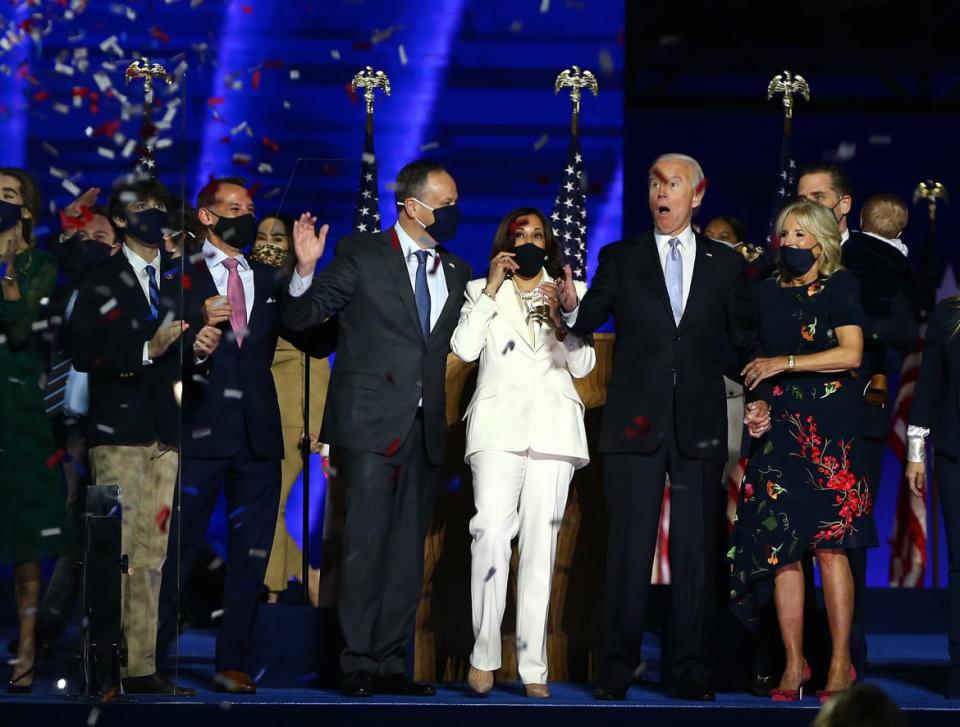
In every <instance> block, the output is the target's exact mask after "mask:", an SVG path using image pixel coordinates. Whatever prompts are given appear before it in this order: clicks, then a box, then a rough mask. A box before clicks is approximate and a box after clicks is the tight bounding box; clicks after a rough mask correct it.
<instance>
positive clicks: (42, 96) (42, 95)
mask: <svg viewBox="0 0 960 727" xmlns="http://www.w3.org/2000/svg"><path fill="white" fill-rule="evenodd" d="M48 98H50V94H49V93H47V92H46V91H37V92H36V93H35V94H33V100H34V101H46V100H47V99H48Z"/></svg>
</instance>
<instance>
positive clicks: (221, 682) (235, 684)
mask: <svg viewBox="0 0 960 727" xmlns="http://www.w3.org/2000/svg"><path fill="white" fill-rule="evenodd" d="M213 691H215V692H226V693H227V694H256V693H257V685H256V684H254V683H253V679H251V678H250V675H249V674H246V673H244V672H242V671H218V672H217V673H216V674H214V675H213Z"/></svg>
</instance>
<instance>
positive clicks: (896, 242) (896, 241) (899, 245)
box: [863, 231, 910, 257]
mask: <svg viewBox="0 0 960 727" xmlns="http://www.w3.org/2000/svg"><path fill="white" fill-rule="evenodd" d="M863 234H864V235H870V237H875V238H877V239H878V240H883V241H884V242H885V243H887V244H888V245H890V247H893V248H896V249H897V250H899V251H900V253H901V254H902V255H903V256H904V257H907V256H908V255H909V254H910V249H909V248H908V247H907V246H906V245H904V244H903V240H901V239H900V238H899V237H884V236H883V235H878V234H877V233H875V232H867V231H864V233H863Z"/></svg>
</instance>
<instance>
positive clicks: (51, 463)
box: [47, 449, 66, 469]
mask: <svg viewBox="0 0 960 727" xmlns="http://www.w3.org/2000/svg"><path fill="white" fill-rule="evenodd" d="M65 456H66V453H65V452H64V451H63V450H62V449H58V450H57V451H56V452H54V453H53V454H51V455H50V456H49V457H47V468H48V469H53V468H54V467H56V466H57V465H58V464H60V463H61V462H62V461H63V459H64V457H65Z"/></svg>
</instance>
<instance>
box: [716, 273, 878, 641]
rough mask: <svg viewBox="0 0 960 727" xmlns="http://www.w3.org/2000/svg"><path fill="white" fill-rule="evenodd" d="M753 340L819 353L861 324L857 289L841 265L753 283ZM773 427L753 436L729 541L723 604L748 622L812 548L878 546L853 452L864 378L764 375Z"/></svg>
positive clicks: (777, 350)
mask: <svg viewBox="0 0 960 727" xmlns="http://www.w3.org/2000/svg"><path fill="white" fill-rule="evenodd" d="M756 307H757V315H758V318H759V322H760V342H761V344H762V345H763V348H764V350H765V351H766V353H767V355H768V356H786V355H789V354H794V355H804V354H811V353H818V352H820V351H826V350H828V349H831V348H834V347H835V346H836V345H837V340H836V336H835V334H834V329H835V328H839V327H841V326H849V325H861V319H862V316H863V312H862V309H861V305H860V287H859V284H858V283H857V280H856V278H855V277H854V276H853V275H852V274H851V273H849V272H847V271H845V270H839V271H837V272H835V273H834V274H833V275H832V276H830V277H829V278H820V279H819V280H817V281H815V282H813V283H812V284H811V285H809V286H801V287H786V288H785V287H781V286H780V284H779V283H778V282H777V281H776V280H775V279H772V278H771V279H769V280H765V281H764V282H762V283H761V284H760V285H759V286H757V290H756ZM769 383H770V384H771V387H772V393H773V395H772V397H771V399H770V405H771V406H770V418H771V429H770V431H769V432H768V433H767V434H766V435H765V436H764V437H762V438H761V439H758V440H755V441H754V442H753V443H752V448H751V452H750V460H749V463H748V465H747V469H746V472H745V474H744V477H743V480H742V482H741V485H740V500H739V503H738V505H737V519H736V521H735V524H734V529H733V535H732V539H731V547H730V550H729V551H728V553H727V557H728V559H729V560H730V561H731V562H732V566H733V568H732V573H731V579H730V601H731V607H732V608H733V610H734V612H735V613H737V615H738V617H740V618H741V620H743V621H744V622H745V623H746V624H747V625H752V624H754V623H755V617H756V609H757V607H758V606H759V605H760V604H762V603H763V602H764V601H765V600H766V599H768V598H769V597H770V595H771V594H772V592H773V577H772V576H773V574H774V572H775V571H776V570H777V569H778V568H781V567H783V566H784V565H787V564H788V563H792V562H795V561H798V560H800V559H801V558H802V557H803V555H804V553H807V552H811V551H813V550H816V549H817V548H843V547H844V544H845V543H846V542H847V540H848V539H849V538H850V536H851V534H852V533H854V532H856V533H858V534H859V535H858V545H861V546H866V547H871V546H874V545H876V544H877V543H876V537H877V536H876V528H875V526H874V523H873V516H872V514H871V513H872V510H873V503H872V501H871V497H870V483H868V482H867V479H866V477H867V475H866V473H867V470H866V467H865V466H864V463H863V461H862V456H861V454H860V441H859V439H860V431H861V428H862V425H861V422H860V415H859V413H860V411H861V410H862V404H861V397H862V390H863V385H862V383H861V382H860V381H858V380H857V379H856V378H854V376H853V375H852V374H851V373H850V372H844V373H830V374H820V373H792V372H784V373H783V374H780V375H778V376H776V377H773V378H772V379H770V380H769Z"/></svg>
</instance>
